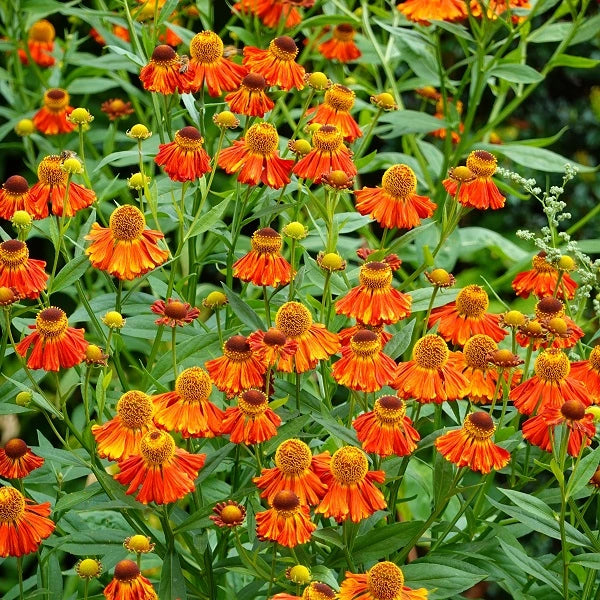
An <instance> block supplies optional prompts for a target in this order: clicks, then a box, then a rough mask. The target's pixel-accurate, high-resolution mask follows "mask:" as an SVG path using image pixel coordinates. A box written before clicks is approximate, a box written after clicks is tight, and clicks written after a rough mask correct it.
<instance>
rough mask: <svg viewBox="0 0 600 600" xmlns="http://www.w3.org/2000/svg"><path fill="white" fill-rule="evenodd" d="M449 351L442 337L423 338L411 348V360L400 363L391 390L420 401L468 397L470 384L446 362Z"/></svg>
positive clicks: (401, 395) (439, 400) (430, 335)
mask: <svg viewBox="0 0 600 600" xmlns="http://www.w3.org/2000/svg"><path fill="white" fill-rule="evenodd" d="M449 355H450V351H449V350H448V345H447V344H446V342H445V341H444V339H443V338H442V337H440V336H439V335H435V334H429V335H426V336H424V337H422V338H420V339H419V340H417V342H416V344H415V345H414V347H413V352H412V360H409V361H408V362H404V363H400V364H399V365H398V373H397V377H396V381H395V382H394V383H392V387H393V388H394V389H397V390H398V395H399V396H400V397H402V398H415V399H416V400H418V401H419V402H422V403H428V402H436V403H437V404H441V403H442V402H444V400H460V399H461V398H464V397H465V396H466V395H467V390H468V389H469V382H468V380H467V378H466V377H465V376H464V375H462V374H461V373H460V372H459V371H458V370H456V368H455V367H453V366H452V364H451V363H450V362H449V360H448V359H449Z"/></svg>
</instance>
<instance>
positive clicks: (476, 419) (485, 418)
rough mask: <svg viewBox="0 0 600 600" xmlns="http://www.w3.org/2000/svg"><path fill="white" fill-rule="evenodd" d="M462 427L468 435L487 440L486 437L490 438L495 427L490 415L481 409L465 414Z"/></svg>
mask: <svg viewBox="0 0 600 600" xmlns="http://www.w3.org/2000/svg"><path fill="white" fill-rule="evenodd" d="M463 427H464V429H465V431H466V432H467V433H468V434H469V436H470V437H472V438H475V439H476V440H487V439H488V438H491V437H492V436H493V435H494V431H495V429H496V426H495V425H494V421H492V417H490V415H488V414H487V413H486V412H482V411H481V412H475V413H472V414H470V415H467V418H466V419H465V422H464V424H463Z"/></svg>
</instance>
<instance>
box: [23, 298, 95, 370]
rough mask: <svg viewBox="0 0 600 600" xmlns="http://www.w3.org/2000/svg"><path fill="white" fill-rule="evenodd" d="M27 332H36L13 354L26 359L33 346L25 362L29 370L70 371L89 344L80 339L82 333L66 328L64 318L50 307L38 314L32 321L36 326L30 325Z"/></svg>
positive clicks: (81, 357)
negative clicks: (32, 330) (31, 348)
mask: <svg viewBox="0 0 600 600" xmlns="http://www.w3.org/2000/svg"><path fill="white" fill-rule="evenodd" d="M29 329H34V330H35V331H34V332H33V333H30V334H29V335H28V336H27V337H25V338H23V339H22V340H21V341H20V342H19V343H18V344H17V346H16V350H17V352H18V353H19V354H20V355H21V356H25V355H26V354H27V350H28V349H29V347H30V346H32V345H33V350H32V352H31V354H30V355H29V358H28V360H27V366H28V367H29V368H30V369H44V371H58V370H59V369H69V368H70V367H74V366H75V365H78V364H79V363H80V362H81V361H82V360H83V359H84V358H85V350H86V348H87V346H88V343H87V342H86V341H85V339H84V337H83V332H84V330H83V329H74V328H73V327H69V321H68V320H67V315H66V314H65V312H64V311H63V310H61V309H60V308H56V307H54V306H51V307H50V308H45V309H44V310H41V311H40V312H39V313H38V315H37V317H36V319H35V325H29Z"/></svg>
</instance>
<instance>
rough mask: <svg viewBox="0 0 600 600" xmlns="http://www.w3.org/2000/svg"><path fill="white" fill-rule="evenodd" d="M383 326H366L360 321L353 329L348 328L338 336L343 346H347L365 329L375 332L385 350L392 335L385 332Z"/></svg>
mask: <svg viewBox="0 0 600 600" xmlns="http://www.w3.org/2000/svg"><path fill="white" fill-rule="evenodd" d="M383 327H384V326H383V325H365V324H364V323H361V322H360V321H358V322H357V323H356V325H352V327H346V328H345V329H342V330H340V331H339V332H338V336H339V338H340V342H341V344H342V347H343V346H347V345H348V344H349V343H350V340H351V339H352V336H353V335H354V334H355V333H358V332H359V331H362V330H363V329H368V330H370V331H374V332H375V333H376V334H377V335H378V336H379V339H381V346H382V348H385V345H386V344H387V343H388V342H389V341H390V340H391V339H392V334H391V333H388V332H387V331H385V329H384V328H383Z"/></svg>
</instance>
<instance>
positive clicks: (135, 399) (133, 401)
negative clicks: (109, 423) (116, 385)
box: [117, 390, 153, 429]
mask: <svg viewBox="0 0 600 600" xmlns="http://www.w3.org/2000/svg"><path fill="white" fill-rule="evenodd" d="M152 413H153V405H152V400H151V399H150V396H148V395H146V394H144V392H140V391H138V390H131V391H129V392H125V393H124V394H123V395H122V396H121V397H120V398H119V402H117V414H118V415H119V417H121V421H122V422H123V425H125V427H127V428H129V429H141V428H142V427H144V426H147V425H150V423H152Z"/></svg>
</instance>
